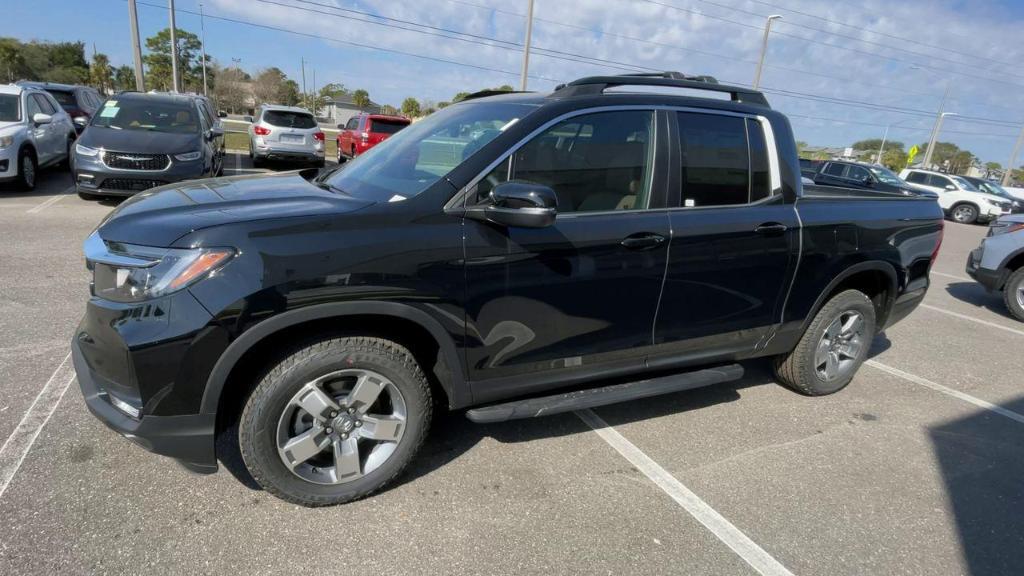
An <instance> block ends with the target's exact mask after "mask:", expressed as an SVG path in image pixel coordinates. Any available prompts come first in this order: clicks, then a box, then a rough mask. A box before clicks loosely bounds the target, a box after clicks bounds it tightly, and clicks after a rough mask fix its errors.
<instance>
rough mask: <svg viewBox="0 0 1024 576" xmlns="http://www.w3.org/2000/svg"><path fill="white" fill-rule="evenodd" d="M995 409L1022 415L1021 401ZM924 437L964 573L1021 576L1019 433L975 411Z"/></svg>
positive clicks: (1023, 452)
mask: <svg viewBox="0 0 1024 576" xmlns="http://www.w3.org/2000/svg"><path fill="white" fill-rule="evenodd" d="M1000 406H1001V407H1003V408H1005V409H1007V410H1011V411H1013V412H1016V413H1018V414H1024V396H1021V397H1019V398H1017V399H1016V400H1012V401H1010V402H1006V403H1003V404H1000ZM929 434H930V436H931V440H932V444H933V447H934V450H935V457H936V460H938V464H939V469H940V471H941V473H942V477H943V480H944V481H945V484H946V498H947V499H948V501H949V504H950V507H951V508H952V510H953V515H954V520H955V522H956V526H957V531H958V532H959V536H960V546H961V547H962V552H963V556H964V559H965V560H966V562H967V565H968V570H969V573H970V574H972V575H974V576H988V575H993V576H994V575H1008V574H1024V428H1022V427H1021V425H1020V424H1018V423H1015V422H1013V421H1011V420H1009V419H1007V418H1006V417H1004V416H1001V415H999V414H995V413H992V412H990V411H988V410H979V411H978V412H976V413H974V414H972V415H970V416H968V417H966V418H962V419H960V420H953V421H951V422H949V423H946V424H942V425H938V426H934V427H932V428H931V429H930V430H929Z"/></svg>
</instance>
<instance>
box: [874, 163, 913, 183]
mask: <svg viewBox="0 0 1024 576" xmlns="http://www.w3.org/2000/svg"><path fill="white" fill-rule="evenodd" d="M871 173H872V174H874V175H875V177H876V178H878V179H879V180H881V181H882V182H885V183H886V184H892V185H894V186H903V185H905V184H906V182H904V181H903V180H901V179H900V177H899V176H897V175H896V174H894V173H893V172H891V171H890V170H889V169H887V168H882V167H880V166H872V167H871Z"/></svg>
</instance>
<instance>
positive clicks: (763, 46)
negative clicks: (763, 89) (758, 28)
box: [754, 14, 782, 90]
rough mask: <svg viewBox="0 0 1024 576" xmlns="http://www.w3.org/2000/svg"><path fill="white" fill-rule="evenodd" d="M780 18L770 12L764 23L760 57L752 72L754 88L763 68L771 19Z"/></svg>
mask: <svg viewBox="0 0 1024 576" xmlns="http://www.w3.org/2000/svg"><path fill="white" fill-rule="evenodd" d="M779 18H782V16H780V15H779V14H772V15H771V16H769V17H768V20H767V21H766V22H765V23H764V39H763V40H762V41H761V59H760V60H759V61H758V62H757V71H756V72H754V90H757V87H758V86H760V85H761V69H762V68H764V59H765V56H767V55H768V33H769V32H771V30H772V21H773V20H778V19H779Z"/></svg>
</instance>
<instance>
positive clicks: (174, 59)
mask: <svg viewBox="0 0 1024 576" xmlns="http://www.w3.org/2000/svg"><path fill="white" fill-rule="evenodd" d="M167 10H168V11H169V12H170V14H171V82H172V83H173V84H174V85H173V86H171V92H177V91H178V86H180V84H179V83H178V37H177V33H176V32H177V30H176V28H177V26H176V25H175V24H174V0H167Z"/></svg>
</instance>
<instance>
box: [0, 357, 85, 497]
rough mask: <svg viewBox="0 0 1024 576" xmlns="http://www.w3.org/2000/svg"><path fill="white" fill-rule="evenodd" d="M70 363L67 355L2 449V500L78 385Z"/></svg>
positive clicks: (0, 480)
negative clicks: (47, 426)
mask: <svg viewBox="0 0 1024 576" xmlns="http://www.w3.org/2000/svg"><path fill="white" fill-rule="evenodd" d="M70 359H71V353H70V352H68V354H67V356H65V357H64V360H63V361H61V363H60V364H59V365H58V366H57V369H56V370H54V371H53V374H52V375H51V376H50V379H49V380H47V381H46V385H45V386H43V389H42V390H40V391H39V394H38V395H36V399H35V400H33V401H32V405H31V406H29V408H28V411H27V412H25V415H24V416H22V418H21V422H18V427H17V428H15V429H14V432H11V435H10V436H8V437H7V440H6V441H5V442H4V445H3V447H0V498H3V495H4V492H6V491H7V486H8V485H10V483H11V479H13V478H14V475H15V474H16V473H17V472H18V469H19V468H21V463H22V462H24V461H25V456H27V455H28V451H29V450H30V449H31V448H32V445H33V444H35V441H36V438H38V437H39V432H41V431H42V429H43V427H44V426H46V423H47V422H49V421H50V416H53V413H54V412H56V411H57V406H58V405H59V404H60V401H61V399H62V398H64V393H65V392H67V391H68V388H70V387H71V383H72V382H74V381H75V370H74V368H72V367H71V364H70V363H69V362H68V360H70Z"/></svg>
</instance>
